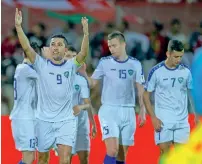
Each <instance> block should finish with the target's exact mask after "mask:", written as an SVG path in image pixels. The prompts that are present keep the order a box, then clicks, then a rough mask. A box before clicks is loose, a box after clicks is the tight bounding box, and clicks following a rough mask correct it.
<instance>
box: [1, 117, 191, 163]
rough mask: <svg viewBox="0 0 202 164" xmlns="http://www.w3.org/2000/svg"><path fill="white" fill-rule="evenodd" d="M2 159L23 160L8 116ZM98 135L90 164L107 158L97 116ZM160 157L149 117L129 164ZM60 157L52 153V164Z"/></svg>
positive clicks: (139, 131) (4, 120)
mask: <svg viewBox="0 0 202 164" xmlns="http://www.w3.org/2000/svg"><path fill="white" fill-rule="evenodd" d="M1 119H2V120H1V121H2V123H1V135H2V136H1V137H2V138H1V145H2V146H1V158H2V161H1V163H2V164H17V163H18V162H19V160H20V159H21V153H20V152H18V151H17V150H16V149H15V145H14V141H13V138H12V134H11V126H10V120H9V118H8V116H2V117H1ZM95 119H96V123H97V127H98V135H97V137H96V138H95V139H93V140H91V152H90V164H102V163H103V159H104V156H105V145H104V143H103V142H102V140H101V132H100V126H99V122H98V117H97V116H95ZM189 121H190V124H191V129H193V125H194V121H193V115H190V119H189ZM158 156H159V150H158V147H156V146H155V144H154V135H153V128H152V124H151V120H150V118H149V117H147V122H146V125H145V126H144V127H143V128H139V127H137V129H136V133H135V146H132V147H130V149H129V152H128V156H127V161H126V163H127V164H157V161H158ZM57 161H58V157H55V155H54V152H51V159H50V164H56V163H58V162H57ZM73 164H79V162H78V157H77V156H75V157H73Z"/></svg>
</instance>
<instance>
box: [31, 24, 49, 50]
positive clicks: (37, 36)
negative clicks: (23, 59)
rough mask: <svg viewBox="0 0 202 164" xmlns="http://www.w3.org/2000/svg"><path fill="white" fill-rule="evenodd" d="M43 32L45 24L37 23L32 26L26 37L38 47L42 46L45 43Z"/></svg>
mask: <svg viewBox="0 0 202 164" xmlns="http://www.w3.org/2000/svg"><path fill="white" fill-rule="evenodd" d="M45 32H46V26H45V24H43V23H41V22H40V23H38V24H36V25H35V26H34V27H33V28H32V31H31V32H29V33H28V34H27V37H28V39H29V41H30V43H32V42H36V43H37V44H38V45H39V47H40V48H42V47H44V46H45V45H46V40H47V39H46V37H45Z"/></svg>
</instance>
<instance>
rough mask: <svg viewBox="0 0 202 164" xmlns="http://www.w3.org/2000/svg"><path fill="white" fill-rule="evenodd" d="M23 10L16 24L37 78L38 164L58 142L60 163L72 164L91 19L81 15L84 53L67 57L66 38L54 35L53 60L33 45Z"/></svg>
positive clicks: (45, 160)
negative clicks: (77, 85) (78, 84)
mask: <svg viewBox="0 0 202 164" xmlns="http://www.w3.org/2000/svg"><path fill="white" fill-rule="evenodd" d="M21 23H22V13H21V11H18V9H16V14H15V27H16V30H17V34H18V38H19V41H20V44H21V45H22V48H23V49H24V51H25V52H26V54H27V57H28V58H29V60H30V61H31V63H33V67H34V69H35V70H36V72H37V74H38V76H39V80H38V104H37V113H36V136H37V138H38V148H37V149H38V151H39V161H38V163H39V164H47V163H48V161H47V156H49V150H50V148H51V147H52V146H53V145H54V144H57V147H58V153H59V161H60V164H70V158H71V151H72V146H73V145H74V143H75V139H76V131H77V129H76V127H77V124H76V118H75V116H74V115H73V107H72V96H73V81H74V77H75V75H76V71H77V68H78V66H80V63H83V61H84V60H85V58H86V55H87V53H86V51H87V50H88V44H87V43H88V38H89V37H88V20H87V19H86V18H85V17H84V18H82V26H83V32H84V38H83V43H82V47H81V53H80V54H78V55H77V56H76V57H75V58H73V59H71V60H68V61H66V60H64V55H65V53H66V51H67V40H66V38H65V37H64V36H63V35H55V36H52V38H51V41H50V53H51V55H52V61H51V60H47V59H44V58H42V57H40V56H39V55H38V54H37V53H36V52H35V51H34V50H33V49H32V48H31V47H30V44H29V41H28V39H27V37H26V36H25V34H24V32H23V29H22V27H21Z"/></svg>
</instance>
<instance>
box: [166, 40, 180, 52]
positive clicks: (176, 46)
mask: <svg viewBox="0 0 202 164" xmlns="http://www.w3.org/2000/svg"><path fill="white" fill-rule="evenodd" d="M183 50H184V45H183V43H182V42H181V41H179V40H170V41H169V43H168V51H169V52H173V51H177V52H182V51H183Z"/></svg>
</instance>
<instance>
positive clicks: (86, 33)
mask: <svg viewBox="0 0 202 164" xmlns="http://www.w3.org/2000/svg"><path fill="white" fill-rule="evenodd" d="M81 23H82V26H83V33H84V35H88V19H87V18H86V17H82V18H81Z"/></svg>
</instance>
